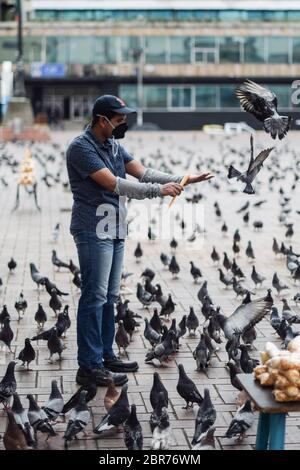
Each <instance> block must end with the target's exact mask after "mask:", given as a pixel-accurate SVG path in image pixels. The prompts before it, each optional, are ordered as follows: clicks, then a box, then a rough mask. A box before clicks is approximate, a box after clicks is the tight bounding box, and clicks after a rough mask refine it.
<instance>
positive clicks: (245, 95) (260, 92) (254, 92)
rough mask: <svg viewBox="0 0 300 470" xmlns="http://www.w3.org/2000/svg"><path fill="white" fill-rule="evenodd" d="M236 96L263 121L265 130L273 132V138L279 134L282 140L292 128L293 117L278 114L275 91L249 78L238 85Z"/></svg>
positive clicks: (246, 108)
mask: <svg viewBox="0 0 300 470" xmlns="http://www.w3.org/2000/svg"><path fill="white" fill-rule="evenodd" d="M236 96H237V98H238V99H239V100H240V103H241V106H242V107H243V108H244V109H245V111H247V112H249V113H251V114H253V115H254V116H255V117H256V119H258V120H259V121H261V122H262V123H263V128H264V130H265V131H266V132H267V133H268V134H271V137H272V139H276V137H277V136H278V138H279V139H280V140H281V139H283V138H284V136H285V135H286V134H287V132H288V130H289V128H290V123H291V117H290V116H280V115H279V114H278V112H277V97H276V94H275V93H273V92H272V91H271V90H269V89H268V88H265V87H262V86H261V85H258V84H257V83H255V82H253V81H252V80H249V79H247V80H246V81H245V82H244V83H243V84H241V85H239V86H238V87H237V89H236Z"/></svg>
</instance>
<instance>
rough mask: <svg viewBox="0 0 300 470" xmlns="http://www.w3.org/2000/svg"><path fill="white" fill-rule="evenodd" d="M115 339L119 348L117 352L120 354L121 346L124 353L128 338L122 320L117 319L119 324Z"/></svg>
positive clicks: (128, 341)
mask: <svg viewBox="0 0 300 470" xmlns="http://www.w3.org/2000/svg"><path fill="white" fill-rule="evenodd" d="M115 341H116V344H117V346H118V349H119V354H121V348H123V351H124V354H126V349H127V347H128V346H129V343H130V340H129V337H128V334H127V332H126V330H125V328H124V322H123V320H120V321H119V326H118V329H117V331H116V335H115Z"/></svg>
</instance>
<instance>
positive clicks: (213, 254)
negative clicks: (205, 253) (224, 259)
mask: <svg viewBox="0 0 300 470" xmlns="http://www.w3.org/2000/svg"><path fill="white" fill-rule="evenodd" d="M210 257H211V259H212V260H213V262H214V263H219V261H220V255H219V253H218V252H217V251H216V249H215V247H213V250H212V252H211V255H210Z"/></svg>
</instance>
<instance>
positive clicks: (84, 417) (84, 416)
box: [63, 390, 91, 448]
mask: <svg viewBox="0 0 300 470" xmlns="http://www.w3.org/2000/svg"><path fill="white" fill-rule="evenodd" d="M86 395H87V391H86V390H82V391H81V392H80V395H79V401H78V404H77V405H76V406H75V408H73V409H72V411H71V413H70V418H69V421H68V424H67V429H66V431H65V434H64V437H63V438H64V440H65V448H67V446H68V442H69V441H72V440H73V439H74V438H76V436H77V434H79V433H80V432H83V433H84V434H86V433H85V427H86V426H87V425H88V423H89V421H90V419H91V413H90V410H89V409H88V407H87V404H86Z"/></svg>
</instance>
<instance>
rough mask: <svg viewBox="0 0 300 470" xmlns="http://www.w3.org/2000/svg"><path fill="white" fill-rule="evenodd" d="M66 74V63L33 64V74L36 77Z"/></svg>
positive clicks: (53, 76)
mask: <svg viewBox="0 0 300 470" xmlns="http://www.w3.org/2000/svg"><path fill="white" fill-rule="evenodd" d="M65 74H66V67H65V64H41V63H38V62H33V63H32V64H31V76H32V77H34V78H61V77H64V76H65Z"/></svg>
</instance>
